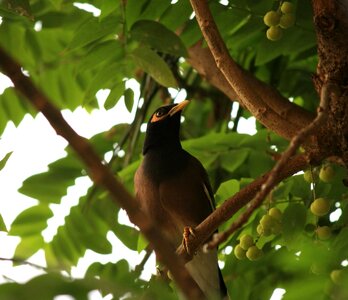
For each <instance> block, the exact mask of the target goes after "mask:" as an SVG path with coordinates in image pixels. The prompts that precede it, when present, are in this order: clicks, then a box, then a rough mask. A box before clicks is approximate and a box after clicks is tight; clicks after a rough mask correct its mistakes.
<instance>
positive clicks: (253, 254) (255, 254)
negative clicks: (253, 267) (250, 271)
mask: <svg viewBox="0 0 348 300" xmlns="http://www.w3.org/2000/svg"><path fill="white" fill-rule="evenodd" d="M262 254H263V252H262V250H261V249H259V248H257V247H256V246H251V247H250V248H249V249H248V251H247V252H246V257H247V258H248V259H249V260H252V261H253V260H258V259H259V258H260V257H261V256H262Z"/></svg>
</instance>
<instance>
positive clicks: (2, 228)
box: [0, 215, 8, 232]
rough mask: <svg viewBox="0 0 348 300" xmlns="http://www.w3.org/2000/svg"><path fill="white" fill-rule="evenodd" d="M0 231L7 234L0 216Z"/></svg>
mask: <svg viewBox="0 0 348 300" xmlns="http://www.w3.org/2000/svg"><path fill="white" fill-rule="evenodd" d="M0 231H5V232H8V230H7V227H6V224H5V222H4V219H3V218H2V215H0Z"/></svg>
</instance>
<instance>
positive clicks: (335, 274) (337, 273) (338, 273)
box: [330, 270, 343, 285]
mask: <svg viewBox="0 0 348 300" xmlns="http://www.w3.org/2000/svg"><path fill="white" fill-rule="evenodd" d="M330 278H331V280H332V282H333V283H334V284H337V285H340V284H341V283H342V280H343V272H342V270H333V271H332V272H331V273H330Z"/></svg>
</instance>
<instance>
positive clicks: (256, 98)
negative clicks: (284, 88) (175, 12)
mask: <svg viewBox="0 0 348 300" xmlns="http://www.w3.org/2000/svg"><path fill="white" fill-rule="evenodd" d="M191 4H192V7H193V9H194V11H195V13H196V19H197V22H198V24H199V26H200V28H201V31H202V33H203V36H204V38H205V40H206V41H207V44H208V46H209V49H210V51H211V53H212V56H213V57H214V60H215V63H216V66H217V69H219V70H220V71H221V73H222V74H223V76H224V78H225V80H226V81H227V82H228V85H226V82H224V81H223V80H220V79H219V77H220V76H221V74H219V71H218V70H213V72H214V75H213V76H217V77H215V78H214V79H213V80H214V82H215V83H217V82H219V84H220V86H221V88H222V89H223V91H224V92H225V93H227V95H228V96H232V98H238V99H239V101H240V103H241V104H242V105H243V106H244V107H245V108H247V109H248V110H249V111H250V112H251V113H252V114H253V115H254V116H255V117H256V118H257V119H258V120H259V121H260V122H261V123H262V124H264V125H265V126H266V127H267V128H269V129H271V130H272V131H274V132H276V133H278V134H279V135H281V136H283V137H285V138H287V139H291V138H292V137H293V136H294V135H295V134H296V133H297V132H298V130H299V129H300V128H302V127H303V126H305V125H308V123H309V122H310V121H311V116H310V114H308V113H305V112H304V110H303V109H301V108H295V105H294V104H292V103H290V102H289V101H287V100H286V99H285V98H283V97H281V96H280V95H279V93H277V92H275V91H274V90H273V89H271V88H270V87H267V88H266V85H265V84H264V83H261V82H260V81H259V80H257V79H256V78H255V77H254V76H253V75H251V74H250V73H247V72H246V71H245V70H243V69H241V68H240V67H239V66H238V65H237V64H236V63H235V61H234V60H233V59H232V58H231V56H230V55H229V53H228V50H227V48H226V45H225V43H224V42H223V40H222V38H221V35H220V33H219V31H218V29H217V27H216V24H215V22H214V19H213V17H212V15H211V12H210V10H209V6H208V3H207V1H206V0H191ZM195 50H196V51H197V48H195ZM191 51H192V49H191ZM191 63H192V57H191ZM211 65H214V64H211ZM201 66H202V61H201ZM209 72H211V71H209ZM210 78H212V77H210ZM254 86H255V88H254ZM231 88H232V90H233V91H232V92H231V91H229V89H231ZM231 93H232V94H231ZM234 93H235V96H236V97H233V96H234V95H233V94H234ZM286 103H287V104H286ZM289 120H292V121H291V122H289ZM295 120H296V121H295ZM297 122H299V123H297Z"/></svg>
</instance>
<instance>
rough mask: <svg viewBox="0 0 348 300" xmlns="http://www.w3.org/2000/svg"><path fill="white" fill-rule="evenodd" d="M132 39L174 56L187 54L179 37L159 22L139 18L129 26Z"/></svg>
mask: <svg viewBox="0 0 348 300" xmlns="http://www.w3.org/2000/svg"><path fill="white" fill-rule="evenodd" d="M131 36H132V38H133V39H135V40H137V41H139V42H141V43H143V44H145V45H147V46H149V47H151V48H155V49H156V50H158V51H160V52H163V53H168V54H172V55H175V56H187V51H186V48H185V45H184V43H183V42H182V41H181V39H180V37H179V36H177V35H176V34H175V33H173V32H172V31H171V30H169V29H168V28H167V27H165V26H164V25H162V24H161V23H159V22H155V21H149V20H140V21H138V22H136V23H134V24H133V26H132V28H131Z"/></svg>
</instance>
